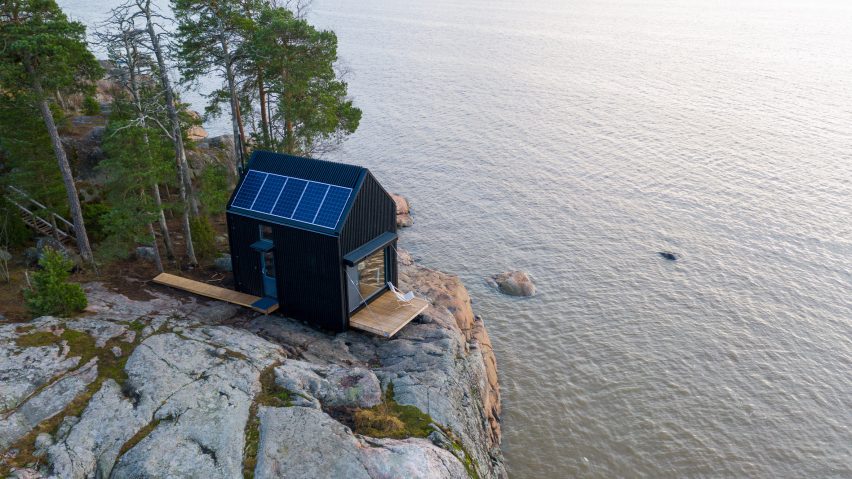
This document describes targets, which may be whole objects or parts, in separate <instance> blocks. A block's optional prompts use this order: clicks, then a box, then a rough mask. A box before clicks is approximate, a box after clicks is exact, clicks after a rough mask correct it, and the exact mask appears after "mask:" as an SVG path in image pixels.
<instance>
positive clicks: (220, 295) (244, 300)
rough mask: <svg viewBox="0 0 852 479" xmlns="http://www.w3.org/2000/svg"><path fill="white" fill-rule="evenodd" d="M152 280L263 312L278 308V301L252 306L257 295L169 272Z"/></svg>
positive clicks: (256, 299) (258, 298)
mask: <svg viewBox="0 0 852 479" xmlns="http://www.w3.org/2000/svg"><path fill="white" fill-rule="evenodd" d="M154 282H155V283H158V284H163V285H166V286H171V287H172V288H177V289H182V290H184V291H189V292H190V293H195V294H198V295H201V296H207V297H208V298H213V299H218V300H221V301H227V302H229V303H234V304H238V305H240V306H245V307H247V308H251V309H253V310H255V311H259V312H261V313H263V314H269V313H271V312H273V311H275V310H276V309H278V303H275V304H273V305H271V306H269V307H268V308H265V309H264V308H258V307H256V306H253V305H254V303H255V302H257V301H258V300H260V299H261V298H260V297H258V296H252V295H250V294H245V293H240V292H239V291H234V290H232V289H225V288H220V287H219V286H213V285H212V284H207V283H202V282H200V281H195V280H192V279H189V278H182V277H180V276H175V275H173V274H169V273H160V274H158V275H157V277H156V278H154Z"/></svg>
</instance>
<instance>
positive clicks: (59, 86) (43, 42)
mask: <svg viewBox="0 0 852 479" xmlns="http://www.w3.org/2000/svg"><path fill="white" fill-rule="evenodd" d="M85 36H86V29H85V27H84V26H83V24H82V23H80V22H73V21H70V20H68V17H66V16H65V14H64V13H63V12H62V10H61V9H60V8H59V6H58V5H57V4H56V2H55V1H54V0H7V1H4V2H2V3H0V45H2V48H0V91H3V92H4V93H5V94H6V95H8V96H10V97H20V98H23V99H26V100H30V101H31V102H32V104H33V106H35V107H37V108H38V110H39V112H40V114H41V117H42V120H43V121H44V126H45V128H46V130H47V133H48V135H49V137H50V144H51V147H52V149H53V153H54V156H55V157H56V160H57V163H58V165H59V171H60V173H61V174H62V178H63V184H64V186H65V192H66V196H67V199H68V206H69V209H70V213H71V218H72V221H73V223H74V229H75V230H76V237H77V246H78V247H79V249H80V253H81V254H82V256H83V259H84V260H86V261H92V251H91V247H90V246H89V239H88V236H87V234H86V227H85V224H84V221H83V213H82V208H81V207H80V199H79V197H78V196H77V188H76V185H75V183H74V177H73V173H72V171H71V166H70V164H69V163H68V158H67V156H66V154H65V151H64V149H63V147H62V141H61V139H60V138H59V133H58V131H57V128H56V123H55V121H54V118H53V113H52V111H51V108H50V106H49V103H50V101H51V99H52V94H53V93H54V92H57V93H59V94H62V95H67V94H70V93H76V92H91V91H92V90H93V85H94V81H96V80H98V79H99V78H100V77H101V75H102V73H103V71H102V69H101V67H100V64H99V63H98V62H97V61H96V60H95V57H94V56H93V55H92V53H91V52H89V50H88V48H87V45H86V38H85Z"/></svg>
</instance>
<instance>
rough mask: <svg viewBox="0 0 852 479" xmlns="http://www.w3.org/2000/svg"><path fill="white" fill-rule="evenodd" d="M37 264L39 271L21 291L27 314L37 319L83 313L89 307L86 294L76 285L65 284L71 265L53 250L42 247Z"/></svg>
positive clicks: (72, 264)
mask: <svg viewBox="0 0 852 479" xmlns="http://www.w3.org/2000/svg"><path fill="white" fill-rule="evenodd" d="M38 263H39V265H41V267H42V270H41V271H36V272H35V273H34V274H33V276H32V279H33V286H32V288H31V289H29V290H27V291H25V292H24V298H25V299H26V304H27V308H28V309H29V310H30V314H32V316H33V317H34V318H36V317H39V316H45V315H54V316H68V315H70V314H72V313H76V312H78V311H82V310H83V309H84V308H85V307H86V305H87V304H88V301H87V300H86V293H84V292H83V288H82V287H81V286H80V285H79V284H76V283H69V282H68V281H67V280H68V276H70V271H71V269H72V268H73V267H74V262H73V261H71V260H70V259H68V258H66V257H64V256H62V254H60V253H59V252H58V251H56V250H54V249H52V248H45V250H44V255H43V256H42V258H41V259H40V260H39V262H38Z"/></svg>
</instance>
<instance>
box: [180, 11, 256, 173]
mask: <svg viewBox="0 0 852 479" xmlns="http://www.w3.org/2000/svg"><path fill="white" fill-rule="evenodd" d="M257 7H259V5H258V3H257V2H254V1H252V0H248V1H245V0H244V1H234V0H230V1H228V0H226V1H217V0H172V8H173V9H174V12H175V17H176V20H177V22H178V28H177V40H178V47H179V50H178V57H179V58H180V71H181V73H182V74H183V77H184V81H187V82H194V81H197V80H198V79H199V78H201V77H204V76H206V75H208V74H209V73H211V72H214V71H216V72H219V74H221V75H222V76H223V77H224V78H223V80H224V82H225V85H226V86H225V87H224V88H223V90H226V91H227V100H228V103H229V106H230V110H231V125H232V129H233V134H234V158H235V159H236V161H237V162H238V163H239V164H243V162H244V156H245V154H246V150H245V146H246V145H245V139H246V135H245V129H244V125H243V120H242V117H241V107H240V95H239V88H238V85H237V83H238V79H237V76H236V75H237V73H236V62H237V56H238V54H239V53H238V52H239V50H240V47H241V45H242V44H243V43H244V42H245V39H246V37H245V34H246V33H248V32H249V31H251V24H252V19H251V16H250V15H251V12H252V11H253V10H254V9H256V8H257ZM218 98H219V96H218V95H217V94H216V92H214V95H213V101H214V102H216V101H217V100H218Z"/></svg>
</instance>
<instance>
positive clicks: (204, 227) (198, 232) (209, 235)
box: [189, 216, 216, 259]
mask: <svg viewBox="0 0 852 479" xmlns="http://www.w3.org/2000/svg"><path fill="white" fill-rule="evenodd" d="M189 227H190V228H191V230H192V246H193V247H195V256H197V257H198V259H210V258H213V257H215V256H216V233H215V232H214V231H213V225H212V224H211V223H210V219H209V218H207V217H206V216H196V217H195V218H192V219H191V220H189Z"/></svg>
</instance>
